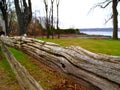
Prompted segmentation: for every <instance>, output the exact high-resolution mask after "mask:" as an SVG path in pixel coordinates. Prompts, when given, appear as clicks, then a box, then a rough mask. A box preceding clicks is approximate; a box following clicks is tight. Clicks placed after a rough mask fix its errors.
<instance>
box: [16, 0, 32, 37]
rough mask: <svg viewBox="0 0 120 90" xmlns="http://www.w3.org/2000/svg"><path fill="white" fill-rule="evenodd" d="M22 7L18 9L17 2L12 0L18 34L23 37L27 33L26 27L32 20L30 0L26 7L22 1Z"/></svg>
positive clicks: (17, 0) (18, 4) (18, 3)
mask: <svg viewBox="0 0 120 90" xmlns="http://www.w3.org/2000/svg"><path fill="white" fill-rule="evenodd" d="M22 1H23V2H22V3H23V6H21V7H20V2H19V0H14V4H15V8H16V14H17V20H18V34H19V35H23V34H26V33H27V27H28V25H29V23H30V21H31V18H32V8H31V0H28V5H27V3H26V0H22Z"/></svg>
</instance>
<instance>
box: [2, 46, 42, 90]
mask: <svg viewBox="0 0 120 90" xmlns="http://www.w3.org/2000/svg"><path fill="white" fill-rule="evenodd" d="M1 47H2V51H3V53H4V54H5V56H6V58H7V61H8V62H9V64H10V66H11V68H12V70H13V72H14V73H15V75H16V78H17V80H18V83H19V85H20V86H21V89H22V90H43V89H42V87H41V86H40V85H39V84H38V83H37V81H36V80H35V79H34V78H33V77H32V76H31V75H30V74H29V72H28V71H27V70H26V69H25V67H24V66H22V65H21V64H20V63H19V62H18V61H17V60H16V59H15V57H14V56H13V54H12V53H11V52H10V51H9V50H8V49H7V48H6V46H5V45H4V44H2V46H1Z"/></svg>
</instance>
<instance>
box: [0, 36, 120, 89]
mask: <svg viewBox="0 0 120 90" xmlns="http://www.w3.org/2000/svg"><path fill="white" fill-rule="evenodd" d="M0 39H1V41H2V42H4V43H5V44H6V45H9V46H12V47H15V48H16V49H20V50H22V51H24V52H25V53H27V54H29V55H31V56H33V57H35V58H37V59H38V60H40V61H41V62H43V63H44V64H47V65H48V66H50V67H52V68H53V69H55V70H58V71H61V72H62V73H64V74H65V75H67V76H70V77H72V78H74V79H75V80H76V81H78V82H80V83H81V82H82V83H84V84H85V85H86V86H88V87H89V88H90V89H91V90H120V78H119V77H120V57H119V56H109V55H103V54H95V53H92V52H90V51H87V50H85V49H83V48H81V47H78V46H71V47H68V48H63V47H61V46H59V45H58V44H54V43H50V42H44V41H40V40H36V39H33V38H24V37H1V38H0Z"/></svg>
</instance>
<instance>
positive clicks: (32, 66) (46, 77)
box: [9, 48, 63, 90]
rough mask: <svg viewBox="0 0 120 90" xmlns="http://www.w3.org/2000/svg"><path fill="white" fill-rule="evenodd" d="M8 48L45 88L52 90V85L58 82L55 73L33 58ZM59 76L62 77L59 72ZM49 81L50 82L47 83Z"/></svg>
mask: <svg viewBox="0 0 120 90" xmlns="http://www.w3.org/2000/svg"><path fill="white" fill-rule="evenodd" d="M9 50H10V51H11V52H12V53H13V54H14V56H15V58H16V59H17V60H18V61H19V62H20V63H21V64H22V65H23V66H25V68H26V69H27V70H28V71H29V73H30V74H31V75H32V76H33V77H34V78H35V79H36V80H37V81H38V82H39V83H40V85H42V87H44V89H46V90H53V86H54V85H56V83H58V82H59V81H58V79H57V77H56V76H55V73H52V72H51V71H49V69H48V67H46V66H45V65H43V64H41V63H40V62H39V61H37V60H35V59H34V58H32V57H30V56H28V55H26V54H24V53H23V52H21V51H18V50H16V49H14V48H9ZM36 64H37V65H36ZM59 77H61V78H63V77H62V75H60V74H59ZM49 82H50V83H49Z"/></svg>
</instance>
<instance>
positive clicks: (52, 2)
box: [51, 0, 54, 39]
mask: <svg viewBox="0 0 120 90" xmlns="http://www.w3.org/2000/svg"><path fill="white" fill-rule="evenodd" d="M53 4H54V0H51V10H52V16H51V24H52V25H51V29H52V39H54V28H53V27H54V26H53V23H54V19H53V17H54V16H53V11H54V10H53Z"/></svg>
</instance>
